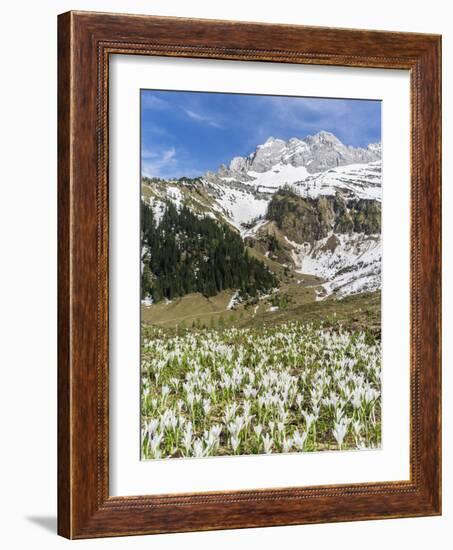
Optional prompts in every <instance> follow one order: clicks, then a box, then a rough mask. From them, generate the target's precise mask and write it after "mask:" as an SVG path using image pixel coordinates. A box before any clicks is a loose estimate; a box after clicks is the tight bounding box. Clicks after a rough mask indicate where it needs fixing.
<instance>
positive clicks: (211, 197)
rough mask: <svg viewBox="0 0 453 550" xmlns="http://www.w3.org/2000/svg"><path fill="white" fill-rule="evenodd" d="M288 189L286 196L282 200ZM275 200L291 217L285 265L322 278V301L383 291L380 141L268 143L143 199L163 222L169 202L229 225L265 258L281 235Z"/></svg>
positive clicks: (285, 222)
mask: <svg viewBox="0 0 453 550" xmlns="http://www.w3.org/2000/svg"><path fill="white" fill-rule="evenodd" d="M320 168H321V169H320ZM283 189H287V190H288V193H289V194H288V196H287V197H284V196H282V197H280V195H282V193H281V191H282V190H283ZM291 195H294V197H293V198H291ZM274 197H280V200H281V201H282V203H281V208H280V211H281V212H282V213H283V214H282V215H283V216H284V219H280V220H277V222H278V221H279V226H280V227H279V231H280V233H281V240H282V242H283V245H284V246H283V249H284V253H282V255H281V258H282V259H281V261H280V263H281V264H282V265H289V266H291V269H292V270H293V271H294V272H297V273H302V274H303V273H307V274H311V275H314V276H316V277H319V278H321V279H322V280H323V282H320V284H319V291H317V294H318V296H319V299H324V298H325V297H328V296H336V297H339V298H342V297H344V296H346V295H348V294H352V293H359V292H364V291H370V290H371V291H374V290H377V289H379V288H380V257H381V237H380V215H381V214H380V211H381V208H380V202H381V145H380V143H377V144H369V145H368V147H366V148H355V147H351V146H346V145H344V144H343V143H342V142H341V141H340V140H339V139H338V138H337V137H336V136H335V135H334V134H332V133H330V132H325V131H321V132H318V133H317V134H315V135H313V136H306V137H305V138H303V139H299V138H291V139H289V140H286V141H285V140H281V139H279V138H274V137H269V138H268V139H267V140H266V141H265V142H264V143H263V144H261V145H258V146H257V147H256V149H255V151H254V153H252V154H251V155H249V156H248V157H234V158H233V159H232V160H231V162H230V163H229V166H228V167H226V166H224V165H223V166H221V167H220V168H219V170H218V171H217V172H207V173H206V174H204V175H203V176H200V177H199V178H192V179H191V178H179V179H173V180H160V179H149V178H143V180H142V200H143V201H144V202H145V203H147V204H149V206H150V207H151V208H152V209H153V215H154V218H155V219H156V223H159V220H160V219H162V216H163V215H164V213H165V209H166V206H165V205H166V204H167V203H168V201H169V202H171V203H172V204H174V205H175V206H176V208H177V209H180V208H182V207H183V206H186V207H188V208H190V209H191V210H192V211H193V212H194V213H195V214H196V215H197V216H200V217H203V216H208V217H210V218H213V219H214V220H216V222H217V223H227V224H229V225H230V226H232V227H233V228H235V230H236V231H238V232H239V233H240V235H241V237H242V238H243V239H244V240H247V241H248V243H249V245H250V246H254V243H258V242H260V241H261V244H260V246H259V247H260V249H262V250H261V252H262V254H263V255H264V256H265V257H267V255H268V254H270V253H271V250H270V249H267V250H266V248H265V247H266V246H267V245H266V244H263V243H267V242H268V239H269V235H270V234H272V232H273V231H274V229H273V226H272V223H274V221H275V212H274V215H273V214H272V207H271V205H272V204H273V200H274ZM321 199H322V200H321ZM290 201H292V202H293V203H294V202H297V203H298V204H299V205H300V207H301V209H300V212H299V213H298V214H297V212H298V210H297V208H296V209H295V212H296V213H294V212H292V213H291V212H290V210H288V208H286V207H287V206H288V205H289V203H290ZM274 202H275V201H274ZM319 205H324V206H322V208H320V207H319ZM270 207H271V210H270ZM318 207H319V208H318ZM307 216H308V218H307ZM319 216H321V217H319ZM370 216H371V217H372V219H371V218H369V217H370ZM298 218H301V219H300V220H299V219H298ZM302 218H304V219H302ZM368 218H369V219H368ZM273 220H274V221H273ZM307 223H308V225H307ZM317 224H319V230H317V229H316V226H317ZM297 227H299V229H297ZM307 231H308V232H307ZM304 235H305V236H306V237H304ZM285 239H286V240H285ZM285 269H287V268H285Z"/></svg>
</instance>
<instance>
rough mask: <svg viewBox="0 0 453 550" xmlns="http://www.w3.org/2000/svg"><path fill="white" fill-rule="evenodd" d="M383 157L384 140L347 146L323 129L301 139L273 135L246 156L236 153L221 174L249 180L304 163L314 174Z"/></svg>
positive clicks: (221, 175) (221, 170) (220, 169)
mask: <svg viewBox="0 0 453 550" xmlns="http://www.w3.org/2000/svg"><path fill="white" fill-rule="evenodd" d="M380 158H381V144H380V143H372V144H370V145H368V147H366V148H362V147H352V146H347V145H345V144H344V143H342V142H341V140H340V139H338V137H337V136H335V134H333V133H332V132H327V131H325V130H322V131H320V132H318V133H317V134H314V135H310V136H306V137H304V138H302V139H300V138H297V137H293V138H291V139H289V140H287V141H285V140H284V139H280V138H276V137H274V136H270V137H269V138H268V139H267V140H266V141H265V142H264V143H263V144H261V145H258V146H257V148H256V150H255V151H254V152H253V153H252V154H250V155H249V156H247V157H234V158H233V159H232V160H231V162H230V164H229V166H228V167H225V166H221V167H220V168H219V171H218V175H219V176H220V177H229V178H237V179H238V180H240V181H241V180H244V179H245V180H249V179H250V178H253V177H254V176H253V174H256V173H265V172H268V171H269V170H275V169H276V167H278V166H282V165H283V166H292V167H295V168H299V167H305V168H306V170H307V172H309V173H310V174H315V173H319V172H323V171H325V170H329V169H331V168H335V167H337V166H345V165H348V164H365V163H368V162H373V161H376V160H379V159H380Z"/></svg>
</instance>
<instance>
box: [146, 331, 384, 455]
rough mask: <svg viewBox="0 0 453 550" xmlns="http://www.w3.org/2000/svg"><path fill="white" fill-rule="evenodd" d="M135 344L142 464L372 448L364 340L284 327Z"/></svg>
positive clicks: (151, 334) (183, 334) (377, 351)
mask: <svg viewBox="0 0 453 550" xmlns="http://www.w3.org/2000/svg"><path fill="white" fill-rule="evenodd" d="M142 336H143V337H142V363H141V444H142V458H143V459H159V458H162V459H163V458H171V457H207V456H218V455H245V454H265V453H289V452H310V451H324V450H345V449H365V448H376V447H379V446H380V442H381V400H380V397H381V345H380V341H379V340H378V339H375V338H374V337H372V336H370V335H369V334H368V335H366V334H365V333H364V332H361V331H355V332H354V331H345V330H342V329H341V328H339V329H338V330H332V329H326V328H323V327H322V326H315V325H311V324H302V323H299V322H287V323H284V324H281V325H277V326H272V327H271V326H266V325H263V326H260V327H253V328H225V329H224V330H212V329H207V328H204V329H203V328H201V329H191V330H189V329H184V330H180V331H175V330H174V331H169V330H165V329H160V328H152V327H148V326H147V327H144V328H143V331H142Z"/></svg>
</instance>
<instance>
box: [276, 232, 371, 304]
mask: <svg viewBox="0 0 453 550" xmlns="http://www.w3.org/2000/svg"><path fill="white" fill-rule="evenodd" d="M286 240H287V241H288V243H289V244H291V246H292V247H293V250H292V258H293V261H294V264H295V267H296V271H297V272H298V273H302V274H305V275H314V276H316V277H320V278H322V279H324V280H326V279H327V280H328V282H326V283H323V284H322V287H323V289H324V291H325V293H326V294H325V296H329V295H331V294H333V293H335V294H336V295H337V297H340V298H341V297H344V296H348V295H350V294H358V293H360V292H372V291H375V290H378V289H379V288H380V285H381V237H380V235H364V234H363V233H353V234H352V235H346V234H339V235H335V234H333V233H331V234H330V235H329V236H327V237H325V238H324V239H321V240H319V241H317V242H316V243H314V245H311V244H310V243H303V244H298V243H295V242H293V241H290V240H289V239H286Z"/></svg>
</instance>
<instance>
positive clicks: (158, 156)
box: [142, 147, 178, 178]
mask: <svg viewBox="0 0 453 550" xmlns="http://www.w3.org/2000/svg"><path fill="white" fill-rule="evenodd" d="M177 164H178V162H177V158H176V149H175V148H174V147H170V148H169V149H164V150H163V151H154V150H149V149H145V150H143V151H142V173H143V175H144V176H146V177H148V178H160V177H168V174H169V172H171V171H172V170H175V169H176V167H177Z"/></svg>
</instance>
